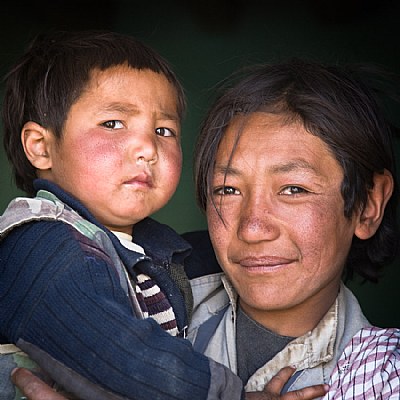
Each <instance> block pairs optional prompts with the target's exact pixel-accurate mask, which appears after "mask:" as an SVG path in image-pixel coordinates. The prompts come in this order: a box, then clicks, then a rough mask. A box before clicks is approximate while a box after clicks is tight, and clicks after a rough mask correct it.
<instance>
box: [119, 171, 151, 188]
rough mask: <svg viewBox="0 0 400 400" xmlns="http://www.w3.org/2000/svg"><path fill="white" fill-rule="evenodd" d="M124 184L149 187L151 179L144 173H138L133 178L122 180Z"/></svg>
mask: <svg viewBox="0 0 400 400" xmlns="http://www.w3.org/2000/svg"><path fill="white" fill-rule="evenodd" d="M124 185H132V186H136V187H143V188H151V187H153V179H152V177H151V176H150V175H148V174H146V173H140V174H138V175H136V176H134V177H133V178H130V179H128V180H126V181H124Z"/></svg>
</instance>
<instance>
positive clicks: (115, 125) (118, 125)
mask: <svg viewBox="0 0 400 400" xmlns="http://www.w3.org/2000/svg"><path fill="white" fill-rule="evenodd" d="M101 125H102V126H104V127H105V128H107V129H122V128H123V127H124V125H123V123H122V122H121V121H119V120H117V119H112V120H110V121H106V122H103V123H102V124H101Z"/></svg>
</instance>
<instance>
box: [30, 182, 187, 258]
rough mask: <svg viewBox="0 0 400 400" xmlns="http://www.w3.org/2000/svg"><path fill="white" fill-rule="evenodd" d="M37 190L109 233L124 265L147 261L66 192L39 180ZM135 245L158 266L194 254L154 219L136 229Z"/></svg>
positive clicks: (184, 243)
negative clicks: (52, 196)
mask: <svg viewBox="0 0 400 400" xmlns="http://www.w3.org/2000/svg"><path fill="white" fill-rule="evenodd" d="M34 188H35V190H36V191H39V190H47V191H49V192H51V193H53V194H54V195H55V196H57V197H58V198H59V199H60V200H61V201H62V202H63V203H65V204H66V205H67V206H68V207H70V208H71V209H73V210H75V211H76V212H77V213H78V214H80V215H81V216H82V217H83V218H85V219H87V220H88V221H89V222H91V223H92V224H94V225H96V226H98V227H99V228H100V229H102V230H103V231H104V232H106V233H107V235H108V236H109V238H110V239H111V241H112V242H113V245H114V246H115V248H116V249H117V252H118V254H119V255H120V257H121V259H122V261H123V262H124V264H125V265H134V264H136V263H137V262H139V261H145V260H148V257H144V256H143V255H142V254H140V253H136V252H134V251H131V250H128V249H126V248H125V247H124V246H122V245H121V243H120V242H119V240H118V238H117V237H116V236H115V235H114V234H113V233H112V232H111V231H110V230H108V229H107V228H106V227H105V226H104V225H102V224H100V223H99V222H98V221H97V220H96V218H95V217H94V216H93V215H92V214H91V212H90V211H89V210H88V209H87V208H86V207H85V206H84V205H83V204H82V203H81V202H80V201H79V200H77V199H76V198H75V197H73V196H71V195H70V194H69V193H67V192H65V191H64V190H63V189H61V188H60V187H59V186H58V185H56V184H55V183H53V182H50V181H48V180H45V179H36V180H35V181H34ZM135 242H136V243H137V244H139V245H140V246H142V247H143V248H144V249H145V252H146V255H148V256H149V257H151V258H152V259H153V260H154V261H155V262H156V263H158V264H164V263H165V262H168V263H172V262H175V263H178V264H181V263H182V262H183V259H184V258H185V257H187V256H188V255H189V253H190V251H191V246H190V245H189V244H188V243H187V242H186V241H185V240H184V239H183V238H182V237H181V236H180V235H179V234H178V233H176V232H175V231H174V230H173V229H172V228H170V227H169V226H167V225H165V224H161V223H159V222H157V221H155V220H153V219H152V218H145V219H144V220H142V221H140V222H138V223H137V224H136V225H135Z"/></svg>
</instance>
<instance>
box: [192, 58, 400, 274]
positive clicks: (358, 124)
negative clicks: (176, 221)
mask: <svg viewBox="0 0 400 400" xmlns="http://www.w3.org/2000/svg"><path fill="white" fill-rule="evenodd" d="M240 76H242V75H240ZM235 78H236V79H237V77H235ZM236 79H234V80H233V85H232V83H230V85H231V86H229V87H228V88H227V89H226V88H225V92H224V93H223V94H222V95H221V96H220V97H218V98H217V100H216V101H215V103H214V105H213V107H212V108H211V110H210V111H209V113H208V115H207V117H206V118H205V120H204V122H203V124H202V127H201V132H200V136H199V139H198V142H197V145H196V150H195V166H194V174H195V181H196V195H197V201H198V204H199V206H200V208H201V209H202V210H203V211H205V210H206V206H207V201H208V200H210V201H211V202H212V199H211V198H209V194H210V193H211V192H210V189H211V187H210V185H211V182H212V174H213V168H214V163H215V157H216V153H217V149H218V145H219V143H220V141H221V139H222V137H223V135H224V133H225V130H226V128H227V126H228V124H229V123H230V121H231V120H232V118H233V117H234V116H235V115H236V114H239V113H244V114H248V113H251V112H254V111H265V112H272V113H279V114H282V115H284V116H286V117H287V118H288V121H290V120H298V121H301V122H302V123H303V125H304V127H305V128H306V130H307V131H308V132H309V133H311V134H313V135H315V136H318V137H319V138H320V139H322V140H323V141H324V142H325V143H326V144H327V145H328V146H329V148H330V150H331V151H332V154H333V155H334V157H335V158H336V159H337V160H338V162H339V163H340V165H341V166H342V168H343V171H344V179H343V182H342V196H343V199H344V202H345V210H344V212H345V216H346V217H348V218H350V217H351V216H352V214H353V212H354V211H356V210H358V209H362V208H363V207H364V206H365V204H366V200H367V198H368V191H369V190H370V189H371V188H372V186H373V176H374V174H375V173H378V174H381V173H383V171H384V170H385V169H386V170H388V171H390V172H391V174H392V175H393V178H394V180H395V191H394V193H393V195H392V197H391V199H390V200H389V202H388V204H387V206H386V209H385V214H384V218H383V221H382V223H381V225H380V227H379V229H378V231H377V233H376V234H375V235H374V236H373V237H372V238H370V239H368V240H359V239H357V238H356V237H355V238H354V239H353V243H352V247H351V250H350V254H349V257H348V260H347V265H346V268H345V274H346V277H348V278H351V277H352V276H353V272H357V273H358V274H360V275H361V276H362V277H364V278H365V279H367V280H371V281H377V280H378V278H379V275H380V270H381V268H382V266H383V265H384V264H386V263H389V262H391V261H392V260H393V259H394V257H395V256H396V253H397V246H398V237H399V234H398V227H397V224H396V207H397V205H398V204H399V199H398V189H397V179H396V168H395V160H394V147H393V143H392V136H393V132H392V128H391V126H390V125H389V123H388V122H387V121H386V119H385V117H384V112H383V110H381V107H380V106H379V105H378V102H377V100H376V97H375V94H374V93H373V91H372V90H370V89H369V88H368V87H367V86H366V85H365V84H363V83H362V81H361V80H360V79H359V78H357V77H356V75H355V74H354V73H353V71H352V70H350V69H347V68H345V67H338V66H326V65H323V64H321V63H315V62H309V61H304V60H297V59H296V60H289V61H287V62H284V63H281V64H275V65H262V66H256V67H255V68H251V69H250V71H249V70H247V71H245V77H244V78H242V79H239V81H237V80H236ZM235 82H236V83H235ZM228 83H229V80H228ZM239 134H240V133H239V132H238V135H239ZM238 137H239V136H238ZM214 206H216V205H215V204H214Z"/></svg>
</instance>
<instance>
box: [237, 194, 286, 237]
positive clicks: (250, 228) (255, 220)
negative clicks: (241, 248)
mask: <svg viewBox="0 0 400 400" xmlns="http://www.w3.org/2000/svg"><path fill="white" fill-rule="evenodd" d="M278 236H279V227H278V224H277V221H276V220H275V218H274V216H273V214H272V213H271V211H270V210H269V209H268V207H267V206H266V205H265V204H264V205H262V204H260V203H257V202H248V203H247V204H245V205H244V206H243V208H242V210H241V215H240V218H239V225H238V237H239V239H241V240H243V241H245V242H248V243H252V242H261V241H265V240H274V239H276V238H277V237H278Z"/></svg>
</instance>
